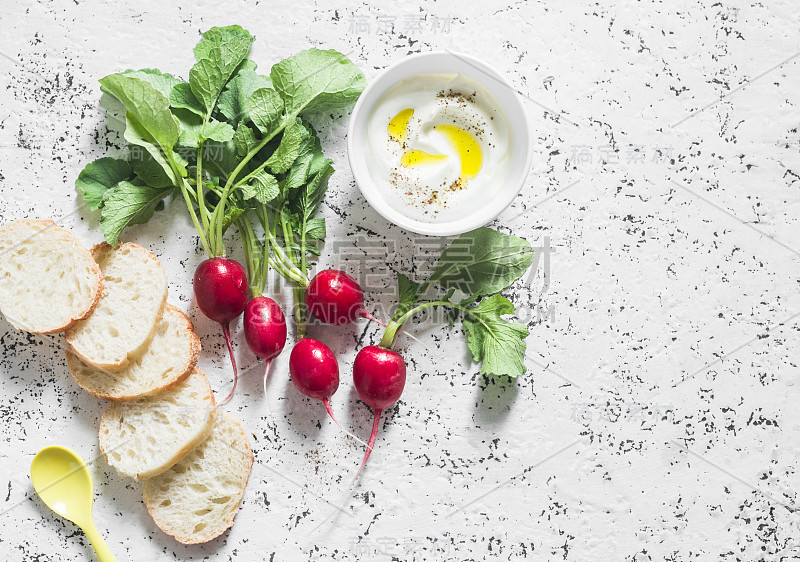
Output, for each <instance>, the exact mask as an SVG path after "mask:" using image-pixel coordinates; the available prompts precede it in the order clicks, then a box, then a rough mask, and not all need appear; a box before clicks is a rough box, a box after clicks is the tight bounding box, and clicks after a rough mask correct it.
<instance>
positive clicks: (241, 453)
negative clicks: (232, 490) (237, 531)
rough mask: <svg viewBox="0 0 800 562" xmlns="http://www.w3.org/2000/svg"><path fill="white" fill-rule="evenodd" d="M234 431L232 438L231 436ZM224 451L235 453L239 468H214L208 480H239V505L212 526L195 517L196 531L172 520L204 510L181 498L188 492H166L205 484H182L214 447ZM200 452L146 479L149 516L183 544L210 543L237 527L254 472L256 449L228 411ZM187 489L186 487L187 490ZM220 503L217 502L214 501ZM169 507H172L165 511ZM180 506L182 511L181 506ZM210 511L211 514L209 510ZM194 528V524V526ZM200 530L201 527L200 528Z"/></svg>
mask: <svg viewBox="0 0 800 562" xmlns="http://www.w3.org/2000/svg"><path fill="white" fill-rule="evenodd" d="M228 432H232V433H233V434H232V435H228ZM215 447H216V448H222V449H225V450H226V451H224V452H225V453H227V454H232V455H233V459H234V461H235V463H234V464H235V466H229V467H222V466H220V467H213V468H214V469H215V474H213V476H215V477H216V478H213V477H207V478H206V480H205V481H206V482H213V481H219V480H230V479H231V478H235V479H237V480H238V481H239V484H240V485H237V490H236V495H238V497H237V498H235V505H233V506H232V508H231V509H229V510H227V511H226V512H224V513H222V514H221V516H220V517H218V519H216V520H215V521H213V522H211V524H209V522H208V521H206V520H203V519H201V517H203V516H204V514H203V515H200V514H193V515H194V518H193V519H192V523H194V522H196V525H195V526H193V528H192V530H187V528H186V525H185V524H184V525H181V523H180V522H178V521H174V520H170V515H173V516H186V515H187V512H189V510H190V509H193V508H198V507H200V510H199V511H204V509H203V507H204V506H202V505H198V504H196V503H191V504H190V503H187V500H185V499H183V498H181V497H180V494H181V492H183V493H186V492H187V491H186V490H183V489H179V490H177V491H176V490H174V489H172V490H170V495H169V496H164V494H165V493H167V492H166V491H165V488H166V489H169V488H170V486H171V485H172V486H173V488H174V487H175V486H181V485H186V486H189V487H190V486H192V485H193V484H194V485H197V484H201V483H200V482H197V480H194V479H193V480H185V478H184V482H178V480H180V479H181V478H182V477H184V476H185V475H186V473H191V471H192V470H195V469H196V467H198V465H200V464H203V463H206V464H207V463H208V462H209V461H208V458H209V456H210V455H211V454H212V453H214V452H215V451H212V450H211V449H213V448H215ZM198 451H200V455H197V454H194V455H191V454H190V455H188V456H187V457H186V458H185V459H184V460H183V461H182V462H181V463H178V464H176V465H175V466H174V467H173V468H172V469H171V470H169V471H166V472H164V473H162V474H161V475H159V476H156V477H155V478H151V479H149V480H146V481H145V483H144V486H143V489H142V491H143V496H144V503H145V506H146V507H147V511H148V513H150V516H151V517H152V518H153V521H155V523H156V525H158V527H159V528H160V529H161V530H162V531H164V532H165V533H167V534H168V535H172V536H173V537H175V539H176V540H177V541H178V542H180V543H182V544H200V543H204V542H208V541H210V540H212V539H215V538H216V537H218V536H220V535H221V534H222V533H224V532H225V531H227V530H228V529H229V528H231V527H232V526H233V523H234V519H235V518H236V514H237V513H238V512H239V505H240V503H241V501H242V496H243V495H244V490H245V488H246V486H247V481H248V480H249V478H250V471H251V470H252V468H253V461H254V456H253V450H252V449H251V448H250V442H249V439H248V437H247V433H246V432H245V429H244V427H243V426H242V424H241V423H239V422H238V421H237V420H236V419H235V418H234V417H233V416H232V415H231V414H229V413H228V412H218V413H217V416H216V420H215V422H214V428H213V429H212V430H211V435H209V437H208V438H207V439H206V441H204V442H203V443H202V444H201V445H200V446H199V447H198V448H197V449H196V450H195V451H194V452H198ZM186 486H184V487H186ZM213 503H217V502H213ZM165 504H168V505H169V506H170V507H167V508H166V509H165V508H164V505H165ZM178 505H179V506H180V508H178V507H177V506H178ZM170 508H174V509H173V511H172V512H171V513H165V511H169V510H170ZM209 511H211V510H210V509H209ZM190 526H191V525H190ZM198 527H200V528H199V529H198Z"/></svg>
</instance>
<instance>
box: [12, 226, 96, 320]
mask: <svg viewBox="0 0 800 562" xmlns="http://www.w3.org/2000/svg"><path fill="white" fill-rule="evenodd" d="M102 292H103V275H102V274H101V272H100V268H99V267H98V266H97V264H96V263H95V261H94V260H93V259H92V256H91V254H90V253H89V251H88V250H87V249H86V248H84V247H83V246H82V245H81V244H80V242H78V239H77V238H75V236H73V235H72V234H71V233H70V232H67V231H66V230H63V229H61V228H58V227H57V226H56V224H55V223H54V222H53V221H50V220H18V221H14V222H11V223H9V224H7V225H5V226H3V227H0V308H2V312H3V315H5V317H6V319H7V320H8V321H9V322H11V324H13V325H14V326H15V327H17V328H19V329H21V330H26V331H28V332H32V333H35V334H52V333H55V332H61V331H63V330H66V329H67V328H69V327H70V326H72V325H74V324H75V323H76V322H77V321H78V320H80V319H82V318H85V317H86V316H88V315H89V314H91V312H92V310H94V307H95V305H96V304H97V301H98V299H99V298H100V295H101V294H102Z"/></svg>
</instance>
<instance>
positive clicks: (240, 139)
mask: <svg viewBox="0 0 800 562" xmlns="http://www.w3.org/2000/svg"><path fill="white" fill-rule="evenodd" d="M233 144H234V146H236V154H238V155H239V157H240V158H244V157H245V156H246V155H247V154H248V153H249V152H250V151H251V150H253V149H254V148H255V147H256V145H257V144H258V139H257V138H256V133H255V131H253V129H251V128H250V127H248V126H247V125H245V124H244V123H239V126H238V127H236V132H235V133H234V135H233Z"/></svg>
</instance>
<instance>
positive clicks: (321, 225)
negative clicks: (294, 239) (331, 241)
mask: <svg viewBox="0 0 800 562" xmlns="http://www.w3.org/2000/svg"><path fill="white" fill-rule="evenodd" d="M325 234H326V232H325V219H324V218H322V217H318V218H315V219H310V220H308V221H306V240H324V239H325Z"/></svg>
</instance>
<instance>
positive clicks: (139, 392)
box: [66, 303, 200, 402]
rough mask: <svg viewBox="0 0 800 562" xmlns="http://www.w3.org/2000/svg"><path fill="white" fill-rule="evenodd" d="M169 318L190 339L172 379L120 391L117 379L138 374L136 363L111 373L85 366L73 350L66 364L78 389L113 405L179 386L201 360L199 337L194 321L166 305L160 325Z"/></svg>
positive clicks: (154, 342) (155, 339)
mask: <svg viewBox="0 0 800 562" xmlns="http://www.w3.org/2000/svg"><path fill="white" fill-rule="evenodd" d="M170 318H172V319H173V321H175V322H177V323H178V324H179V330H181V331H183V332H185V337H187V338H188V340H189V350H188V355H187V357H186V359H185V360H184V362H183V364H182V365H181V366H179V367H178V368H176V369H173V370H172V372H171V376H169V377H167V378H162V379H161V380H160V381H157V382H156V384H153V383H152V381H150V384H145V382H146V381H143V382H142V384H141V385H140V386H139V387H134V388H121V389H120V388H117V387H116V386H117V385H115V381H116V379H117V378H119V377H124V376H131V375H133V374H135V373H134V369H135V368H136V363H132V364H129V365H128V366H127V367H126V368H124V369H123V370H122V371H119V372H117V373H114V374H110V373H107V372H105V371H101V370H99V369H96V368H95V367H92V366H89V365H87V364H85V363H83V362H82V361H81V360H80V359H79V358H78V357H77V356H76V355H75V354H74V353H73V352H72V351H70V350H67V352H66V354H67V365H68V366H69V371H70V373H71V374H72V378H73V379H74V380H75V382H76V383H77V384H78V386H80V387H81V388H82V389H84V390H85V391H86V392H88V393H89V394H91V395H92V396H96V397H97V398H101V399H103V400H111V401H114V402H131V401H135V400H140V399H142V398H146V397H148V396H153V395H155V394H159V393H161V392H164V391H165V390H169V389H171V388H173V387H175V386H176V385H178V384H180V383H181V382H183V381H184V380H186V378H187V377H188V376H189V375H191V374H192V371H194V369H195V367H196V366H197V360H198V358H199V357H200V338H199V337H197V334H195V333H194V330H193V326H192V322H191V321H190V320H189V318H188V317H187V316H186V315H185V314H184V313H183V312H182V311H181V310H179V309H177V308H175V307H174V306H172V305H171V304H169V303H167V305H166V307H165V308H164V312H163V316H162V319H161V320H160V321H159V322H158V323H157V325H158V324H159V323H161V322H166V321H168V320H169V319H170ZM157 332H158V329H157V330H156V333H157ZM158 343H159V341H158V339H157V338H155V337H154V338H153V340H152V341H151V342H150V345H151V346H152V345H158ZM147 353H148V352H147V351H145V353H144V354H143V357H142V359H143V360H144V359H145V358H146V356H147Z"/></svg>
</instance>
